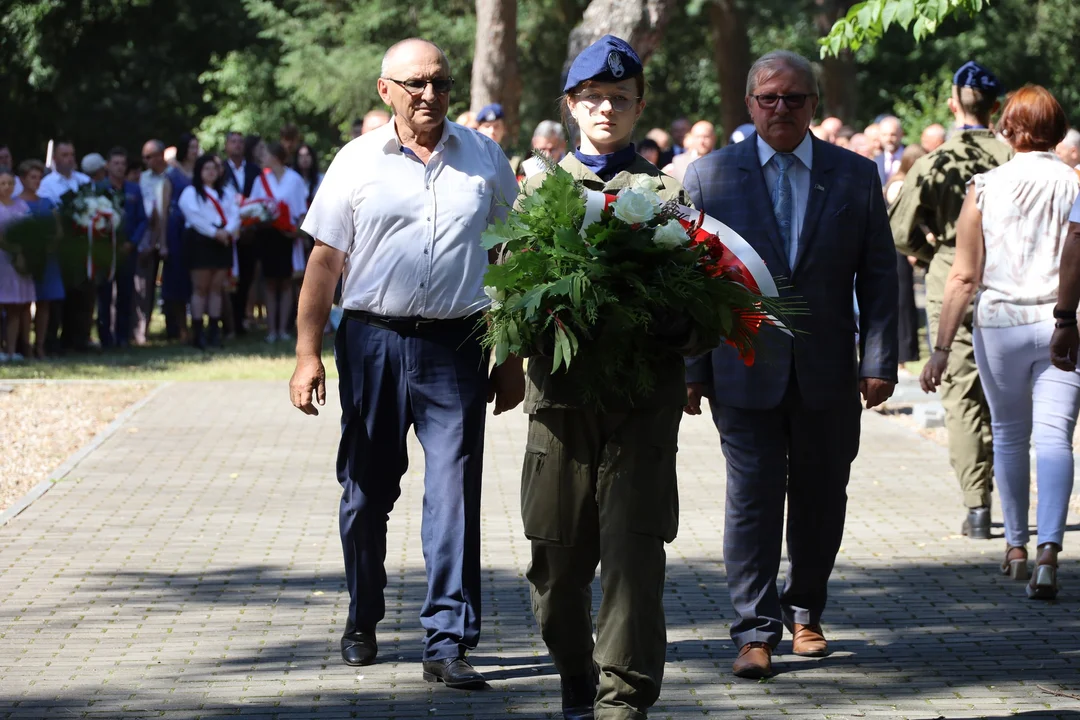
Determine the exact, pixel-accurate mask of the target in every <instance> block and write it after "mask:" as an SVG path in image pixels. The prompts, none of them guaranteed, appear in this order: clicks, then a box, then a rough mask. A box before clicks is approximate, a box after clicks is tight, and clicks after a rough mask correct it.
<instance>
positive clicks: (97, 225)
mask: <svg viewBox="0 0 1080 720" xmlns="http://www.w3.org/2000/svg"><path fill="white" fill-rule="evenodd" d="M74 210H75V211H74V213H73V214H72V216H71V218H72V220H74V221H75V224H76V225H78V226H79V227H80V228H81V229H83V230H92V231H93V232H95V233H104V232H108V231H111V230H115V229H117V228H118V227H120V219H121V218H120V213H118V212H117V211H116V208H115V207H114V206H113V203H112V200H110V199H109V198H108V197H106V196H104V195H82V196H80V197H78V198H76V200H75V204H74ZM91 225H93V227H91Z"/></svg>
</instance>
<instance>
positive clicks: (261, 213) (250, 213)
mask: <svg viewBox="0 0 1080 720" xmlns="http://www.w3.org/2000/svg"><path fill="white" fill-rule="evenodd" d="M277 217H278V205H277V203H276V202H274V201H273V200H265V199H251V198H248V199H241V200H240V225H241V226H242V227H250V226H252V225H265V224H268V223H272V222H274V221H275V220H277Z"/></svg>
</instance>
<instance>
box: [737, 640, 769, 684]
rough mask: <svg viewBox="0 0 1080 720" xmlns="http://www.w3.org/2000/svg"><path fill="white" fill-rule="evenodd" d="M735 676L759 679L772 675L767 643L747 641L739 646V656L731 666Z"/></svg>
mask: <svg viewBox="0 0 1080 720" xmlns="http://www.w3.org/2000/svg"><path fill="white" fill-rule="evenodd" d="M731 672H733V673H735V677H741V678H749V679H751V680H760V679H761V678H767V677H772V676H773V669H772V648H771V647H769V644H768V643H763V642H748V643H746V644H745V645H743V646H742V647H741V648H739V657H737V658H735V663H734V664H733V665H732V666H731Z"/></svg>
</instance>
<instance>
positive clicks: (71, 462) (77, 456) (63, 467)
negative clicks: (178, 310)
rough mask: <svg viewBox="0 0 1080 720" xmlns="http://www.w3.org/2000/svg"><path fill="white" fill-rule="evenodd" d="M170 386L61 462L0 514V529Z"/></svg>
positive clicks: (127, 410)
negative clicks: (47, 475)
mask: <svg viewBox="0 0 1080 720" xmlns="http://www.w3.org/2000/svg"><path fill="white" fill-rule="evenodd" d="M170 385H172V382H171V381H170V382H164V383H161V384H159V385H157V386H156V387H154V388H153V389H151V390H150V392H148V393H147V394H146V395H144V396H143V397H142V398H140V399H139V400H136V401H135V402H134V403H132V404H131V405H129V406H128V407H127V408H125V409H124V410H123V412H121V413H120V414H119V415H117V416H116V418H115V419H113V421H112V422H111V423H109V424H108V425H106V426H105V429H104V430H102V431H101V432H99V433H98V434H97V435H95V436H94V437H93V438H91V439H90V442H88V443H87V444H86V445H84V446H83V447H81V448H79V449H78V450H76V451H75V452H74V453H72V454H71V455H70V456H68V458H67V459H66V460H64V462H62V463H61V464H60V466H59V467H58V468H56V469H55V470H53V471H52V473H51V474H50V475H49V477H47V478H45V479H44V480H42V481H41V482H39V483H38V484H37V485H35V486H34V487H32V488H30V491H29V492H27V493H26V494H25V495H23V496H22V497H21V498H19V499H18V500H16V501H15V503H14V504H13V505H12V506H11V507H9V508H8V509H7V510H5V511H4V512H2V513H0V527H3V526H4V525H6V524H7V523H8V522H10V521H11V520H14V519H15V517H16V516H17V515H19V513H21V512H22V511H23V510H25V509H26V508H28V507H30V505H31V504H32V503H33V502H34V501H35V500H37V499H38V498H39V497H41V496H42V495H44V494H45V493H47V492H48V491H49V488H51V487H52V486H53V485H55V484H56V483H57V482H59V481H60V480H63V479H64V478H65V477H66V476H67V475H69V474H70V473H71V471H72V470H74V469H75V467H76V466H77V465H78V464H79V463H80V462H82V461H83V460H84V459H85V458H86V456H87V455H89V454H90V453H92V452H93V451H94V450H97V449H98V448H99V447H101V446H102V445H103V444H104V443H105V441H106V440H108V439H109V438H110V437H112V436H113V434H115V433H116V431H117V430H119V429H120V427H121V426H122V425H123V424H124V423H126V422H127V421H128V420H129V419H130V418H131V416H132V415H134V414H135V413H137V412H139V410H141V409H142V408H143V407H144V406H145V405H146V404H147V403H149V402H150V401H151V400H153V399H154V398H155V397H157V396H158V394H159V393H160V392H161V391H162V390H164V389H165V388H167V387H168V386H170Z"/></svg>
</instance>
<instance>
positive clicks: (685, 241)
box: [653, 220, 690, 250]
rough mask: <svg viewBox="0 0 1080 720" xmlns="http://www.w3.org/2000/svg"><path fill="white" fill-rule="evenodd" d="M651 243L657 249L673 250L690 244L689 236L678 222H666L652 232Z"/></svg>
mask: <svg viewBox="0 0 1080 720" xmlns="http://www.w3.org/2000/svg"><path fill="white" fill-rule="evenodd" d="M653 243H654V244H656V246H657V247H662V248H667V249H669V250H675V249H676V248H681V247H686V246H687V245H689V244H690V236H689V235H687V233H686V229H685V228H684V227H683V226H682V224H681V223H680V222H679V221H678V220H668V221H667V222H666V223H664V224H663V225H660V226H659V227H657V228H656V230H654V231H653Z"/></svg>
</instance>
